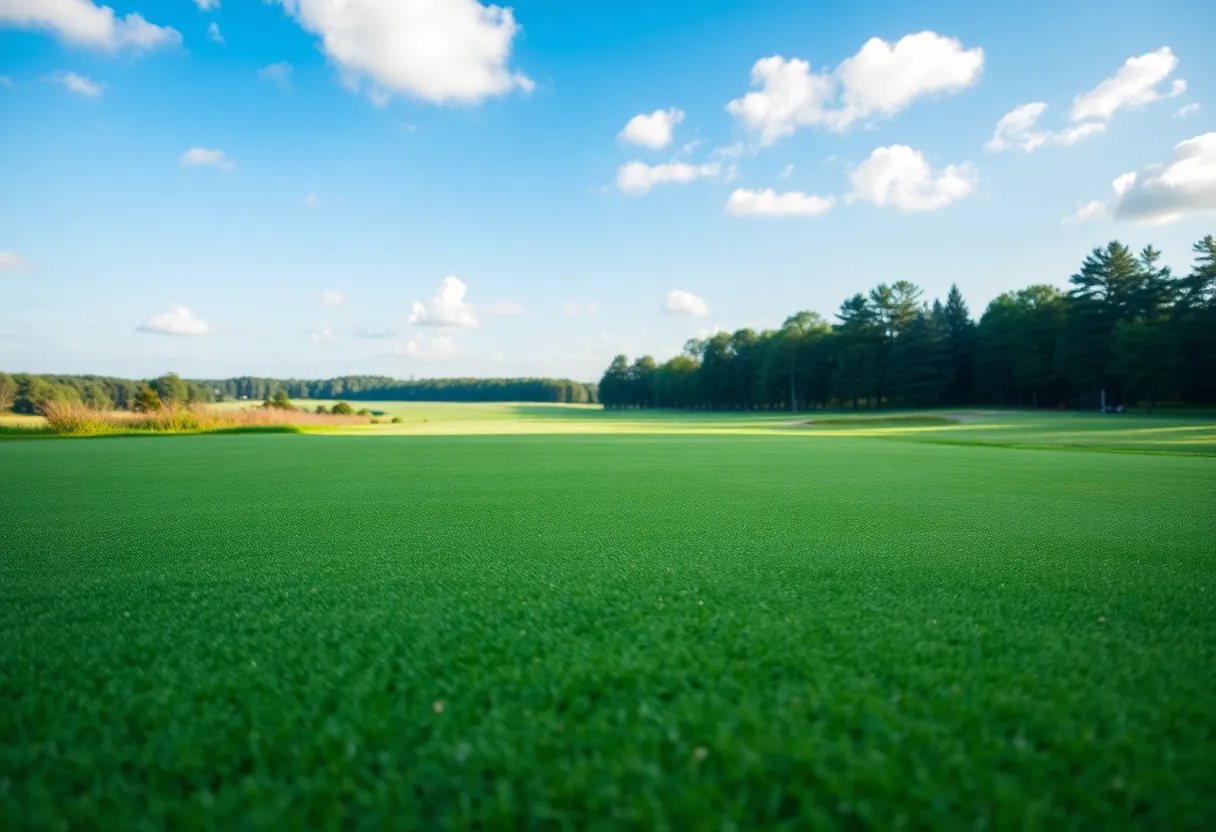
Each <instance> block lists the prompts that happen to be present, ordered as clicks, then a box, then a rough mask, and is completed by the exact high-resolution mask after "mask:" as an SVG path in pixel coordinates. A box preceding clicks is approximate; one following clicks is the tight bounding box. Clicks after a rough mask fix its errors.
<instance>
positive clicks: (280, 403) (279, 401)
mask: <svg viewBox="0 0 1216 832" xmlns="http://www.w3.org/2000/svg"><path fill="white" fill-rule="evenodd" d="M262 407H266V408H275V409H276V410H295V407H293V406H292V404H291V398H290V397H289V396H288V395H287V391H286V390H276V391H275V394H274V397H273V398H267V399H266V401H264V402H262Z"/></svg>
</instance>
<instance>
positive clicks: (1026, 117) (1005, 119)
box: [984, 101, 1106, 153]
mask: <svg viewBox="0 0 1216 832" xmlns="http://www.w3.org/2000/svg"><path fill="white" fill-rule="evenodd" d="M1046 110H1047V105H1046V104H1045V103H1043V102H1042V101H1035V102H1032V103H1030V104H1020V105H1018V106H1017V107H1014V108H1013V109H1012V110H1011V111H1009V112H1008V113H1006V114H1005V115H1004V116H1002V117H1001V120H1000V121H998V122H997V124H996V132H995V133H993V135H992V138H991V139H989V140H988V143H987V144H985V145H984V149H985V150H987V151H988V152H989V153H999V152H1001V151H1002V150H1021V151H1023V152H1025V153H1030V152H1031V151H1033V150H1035V149H1037V148H1040V147H1043V146H1045V145H1059V146H1062V147H1068V146H1069V145H1074V144H1076V143H1077V142H1079V141H1081V140H1082V139H1084V138H1087V137H1089V136H1093V135H1095V134H1097V133H1101V132H1102V131H1103V130H1105V129H1106V125H1105V124H1103V123H1102V122H1100V121H1087V122H1082V123H1081V124H1074V125H1073V126H1071V127H1065V128H1064V129H1062V130H1037V129H1035V128H1036V126H1037V124H1038V121H1039V116H1041V115H1043V113H1044V111H1046Z"/></svg>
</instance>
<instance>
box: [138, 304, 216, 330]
mask: <svg viewBox="0 0 1216 832" xmlns="http://www.w3.org/2000/svg"><path fill="white" fill-rule="evenodd" d="M139 329H140V331H141V332H154V333H156V334H158V335H206V334H208V333H209V332H211V327H209V326H208V325H207V322H206V321H203V320H200V319H199V318H198V317H197V316H196V315H195V314H194V313H193V312H191V311H190V310H189V309H187V308H186V307H184V306H177V305H176V304H175V305H173V306H170V307H169V311H168V312H162V313H161V314H159V315H153V316H152V317H151V318H149V319H148V322H147V323H146V324H144V325H143V326H141V327H139Z"/></svg>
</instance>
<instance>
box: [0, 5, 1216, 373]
mask: <svg viewBox="0 0 1216 832" xmlns="http://www.w3.org/2000/svg"><path fill="white" fill-rule="evenodd" d="M110 5H111V6H112V9H107V8H106V7H105V6H103V5H102V4H100V3H98V2H94V0H0V369H4V370H7V371H10V372H13V371H27V372H48V373H50V372H61V373H98V374H109V375H120V376H128V377H148V376H151V375H155V374H159V373H162V372H165V371H167V370H174V371H177V372H179V373H181V374H182V375H185V376H190V377H224V376H232V375H246V374H248V375H262V376H279V377H285V376H294V377H307V378H321V377H329V376H334V375H341V374H348V373H349V374H354V373H367V374H373V373H374V374H386V375H392V376H397V377H409V376H417V377H431V376H464V375H473V376H514V375H534V376H562V377H571V378H577V379H582V380H593V379H597V378H599V376H600V374H601V373H602V371H603V369H604V367H605V366H606V365H607V363H608V361H609V360H610V359H611V357H612V356H613V355H615V354H616V353H619V352H625V353H627V354H629V355H630V356H636V355H639V354H643V353H650V354H653V355H655V356H656V358H659V359H660V360H662V359H664V358H666V357H669V356H670V355H672V354H674V353H676V352H678V351H679V349H680V348H681V345H682V344H683V342H684V341H685V339H687V338H689V337H692V336H697V335H701V334H705V333H707V332H710V331H713V330H716V329H719V328H723V329H731V330H733V329H736V328H739V327H743V326H751V327H754V328H756V329H763V328H770V327H777V326H780V324H781V322H782V320H783V319H784V318H785V317H786V316H788V315H790V314H792V313H794V312H796V311H798V310H802V309H810V310H813V311H816V312H819V313H820V314H822V315H824V316H825V317H828V318H829V319H830V318H831V316H832V314H833V313H834V312H835V310H836V309H837V308H838V307H839V305H840V303H841V301H842V300H844V299H845V298H846V297H847V296H849V295H851V294H853V293H855V292H858V291H865V290H867V289H868V288H870V287H871V286H873V285H875V284H877V283H879V282H892V281H894V280H899V279H908V280H912V281H914V282H916V283H918V284H919V285H921V286H922V287H923V288H924V289H925V295H926V299H927V300H930V299H932V298H934V297H942V296H944V295H945V293H946V291H947V289H948V288H949V286H950V284H951V283H957V284H958V285H959V287H960V288H961V289H962V291H963V294H964V296H965V297H966V298H967V300H968V302H969V304H970V306H971V309H972V312H973V314H975V315H976V316H977V317H978V315H979V314H980V313H981V312H982V311H983V308H984V306H985V305H986V304H987V302H988V301H989V300H991V299H992V298H993V297H995V296H996V295H998V294H1000V293H1001V292H1003V291H1007V290H1011V289H1017V288H1021V287H1023V286H1026V285H1028V284H1031V283H1052V284H1056V285H1059V286H1064V285H1066V283H1067V280H1068V276H1069V275H1070V274H1071V273H1073V272H1074V271H1075V270H1076V269H1077V267H1078V265H1079V264H1080V262H1081V260H1082V259H1083V258H1084V256H1085V255H1086V254H1087V253H1088V252H1089V251H1090V250H1091V249H1092V248H1094V247H1095V246H1099V245H1103V244H1105V243H1106V242H1107V241H1108V240H1111V239H1114V238H1118V239H1121V240H1123V241H1124V242H1126V243H1128V244H1130V245H1132V246H1134V247H1136V248H1140V247H1142V246H1143V245H1145V244H1147V243H1150V242H1151V243H1153V244H1154V245H1156V246H1157V247H1158V248H1161V249H1163V250H1164V252H1165V261H1166V262H1167V263H1169V264H1170V265H1172V266H1173V267H1174V268H1175V269H1176V270H1181V271H1185V270H1187V269H1188V268H1189V264H1190V262H1191V251H1190V247H1191V244H1192V243H1193V242H1194V241H1195V240H1197V239H1199V238H1200V237H1202V236H1203V235H1205V234H1208V233H1216V120H1214V119H1213V114H1214V113H1216V100H1214V94H1216V89H1214V87H1216V53H1213V51H1212V50H1211V48H1210V40H1211V28H1210V25H1208V23H1206V22H1205V21H1210V18H1211V6H1210V4H1209V3H1206V2H1201V1H1200V0H1194V1H1193V2H1168V1H1167V2H1159V3H1153V4H1145V3H1142V2H1129V1H1127V0H1114V1H1113V2H1106V3H1102V4H1098V3H1090V2H1084V3H1083V2H1060V1H1059V0H1057V1H1056V2H1033V1H1032V2H1022V3H1018V4H1011V3H1010V4H995V3H982V4H981V3H974V2H922V3H916V4H909V3H901V2H893V1H892V2H878V1H877V0H874V1H872V2H850V3H823V2H805V1H804V2H793V1H792V0H695V1H694V0H664V2H661V3H659V2H654V0H649V1H646V0H621V1H620V2H617V3H612V4H588V3H575V2H553V1H552V0H551V1H550V2H541V1H540V0H520V2H516V3H513V4H512V6H511V9H510V10H509V11H508V10H506V9H504V8H499V7H493V6H487V5H485V4H479V3H477V2H476V0H266V2H262V1H261V0H136V1H135V2H125V1H124V0H112V2H111V3H110ZM1129 173H1134V174H1135V175H1134V176H1130V177H1129V176H1126V174H1129Z"/></svg>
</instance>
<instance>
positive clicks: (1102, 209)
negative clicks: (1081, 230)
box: [1060, 199, 1106, 225]
mask: <svg viewBox="0 0 1216 832" xmlns="http://www.w3.org/2000/svg"><path fill="white" fill-rule="evenodd" d="M1105 216H1106V203H1104V202H1099V201H1098V200H1096V199H1095V200H1092V201H1090V202H1087V203H1085V204H1084V205H1082V206H1081V207H1080V208H1078V209H1077V210H1076V211H1074V212H1073V213H1071V214H1069V215H1068V216H1067V217H1065V218H1064V219H1063V220H1061V221H1060V224H1061V225H1078V224H1080V223H1083V222H1089V221H1090V220H1097V219H1102V218H1103V217H1105Z"/></svg>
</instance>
